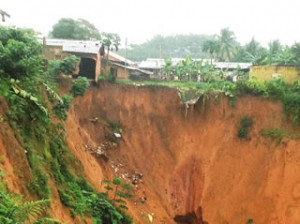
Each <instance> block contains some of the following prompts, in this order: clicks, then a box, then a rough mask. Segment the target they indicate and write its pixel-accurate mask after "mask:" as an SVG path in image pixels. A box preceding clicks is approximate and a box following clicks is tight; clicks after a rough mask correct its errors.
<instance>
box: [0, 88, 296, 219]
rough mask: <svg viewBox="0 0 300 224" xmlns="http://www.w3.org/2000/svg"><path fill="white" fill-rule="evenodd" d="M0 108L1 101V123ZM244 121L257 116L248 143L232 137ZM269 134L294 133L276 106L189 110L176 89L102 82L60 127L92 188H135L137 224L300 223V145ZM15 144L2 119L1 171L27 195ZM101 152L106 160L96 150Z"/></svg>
mask: <svg viewBox="0 0 300 224" xmlns="http://www.w3.org/2000/svg"><path fill="white" fill-rule="evenodd" d="M204 102H205V103H204ZM6 108H7V105H6V103H5V101H4V100H3V99H0V115H1V117H3V116H4V114H5V111H6ZM243 116H248V117H251V118H252V119H253V125H252V127H251V128H250V130H249V135H248V137H247V138H245V139H241V138H238V137H237V130H238V127H239V123H240V120H241V117H243ZM1 117H0V118H1ZM112 122H117V124H118V125H119V126H120V127H121V130H122V131H121V135H122V138H120V139H118V138H115V137H114V136H113V134H114V133H113V131H112V130H111V127H109V125H108V124H109V123H112ZM266 128H277V129H282V130H283V129H284V130H287V131H295V129H293V128H292V126H291V124H290V122H288V121H287V119H286V117H285V115H284V113H283V111H282V105H281V102H279V101H271V100H267V99H263V98H260V97H253V96H243V97H238V98H237V100H236V104H235V106H234V107H230V105H229V102H228V99H227V98H226V97H220V98H215V96H210V99H209V100H208V101H203V100H202V99H200V100H199V101H198V103H197V104H196V105H195V106H193V107H189V108H186V107H185V106H184V105H182V104H181V103H180V100H179V97H178V93H177V90H176V89H171V88H165V87H136V86H127V85H115V84H107V83H100V84H98V85H96V86H92V87H91V88H90V89H89V90H88V91H87V92H86V94H85V96H83V97H78V98H75V99H74V101H73V106H72V107H71V109H70V111H69V114H68V119H67V121H66V122H65V129H66V138H67V144H68V147H69V149H70V150H71V152H72V153H73V154H74V155H75V156H76V158H77V159H78V161H80V163H81V164H82V167H83V173H84V175H85V176H86V177H87V179H88V180H89V181H90V182H91V183H92V184H93V185H94V186H95V187H96V189H98V190H104V189H103V186H102V185H101V180H103V179H112V178H113V176H115V175H120V176H122V177H123V178H124V179H128V181H130V182H132V183H134V184H135V197H134V198H133V199H129V200H128V207H129V211H128V212H129V213H130V214H131V215H132V216H133V218H134V220H135V221H136V223H141V224H143V223H149V222H150V220H153V221H152V223H168V224H169V223H176V222H177V223H190V224H192V223H209V224H215V223H221V224H222V223H231V224H232V223H233V224H235V223H236V224H238V223H246V222H247V221H251V220H253V221H254V223H272V224H282V223H299V222H300V215H299V214H300V212H299V210H300V169H299V164H300V150H299V149H300V141H299V140H298V139H297V138H295V139H292V138H288V137H284V138H283V139H281V140H280V141H279V140H273V139H270V138H268V137H263V136H261V135H260V134H259V133H260V130H261V129H266ZM19 142H20V140H19V139H18V138H17V137H16V135H15V134H14V133H13V129H11V128H10V127H9V124H8V122H7V121H6V120H5V119H4V120H2V119H1V122H0V152H1V158H0V168H1V170H4V171H5V173H6V176H5V177H4V178H5V181H6V182H7V183H8V187H9V188H10V189H11V190H13V191H16V192H20V193H22V194H23V195H25V197H26V198H31V197H30V194H29V193H28V191H27V189H26V187H25V184H24V183H26V179H28V178H30V177H31V175H32V174H31V172H30V168H29V165H28V163H27V160H26V155H25V152H24V150H23V149H22V146H21V144H20V143H19ZM99 147H102V149H103V150H104V151H105V153H106V155H105V156H97V155H96V154H95V153H93V149H95V148H99ZM53 188H54V186H53ZM52 190H53V191H54V192H55V189H52ZM51 207H52V212H51V213H52V215H53V216H54V217H57V218H60V219H62V220H63V221H65V222H66V223H80V221H78V220H74V219H72V217H71V216H70V214H69V212H68V211H67V210H66V208H65V207H64V206H63V205H62V204H61V203H60V201H59V197H58V196H57V194H55V195H54V196H53V198H52V205H51ZM175 220H176V221H175Z"/></svg>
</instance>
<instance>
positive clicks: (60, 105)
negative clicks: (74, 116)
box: [53, 94, 72, 120]
mask: <svg viewBox="0 0 300 224" xmlns="http://www.w3.org/2000/svg"><path fill="white" fill-rule="evenodd" d="M61 100H62V101H58V102H57V103H56V104H55V105H54V107H53V111H54V113H55V115H56V116H57V117H58V118H60V119H62V120H66V119H67V111H68V110H69V108H70V106H71V104H72V96H70V95H67V94H65V95H63V96H62V97H61Z"/></svg>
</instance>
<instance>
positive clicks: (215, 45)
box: [202, 38, 220, 64]
mask: <svg viewBox="0 0 300 224" xmlns="http://www.w3.org/2000/svg"><path fill="white" fill-rule="evenodd" d="M202 50H203V51H205V52H208V53H209V56H210V64H212V61H213V59H214V57H215V55H214V54H216V53H217V52H219V50H220V42H219V41H218V40H217V39H216V38H212V39H208V40H206V41H204V42H203V46H202Z"/></svg>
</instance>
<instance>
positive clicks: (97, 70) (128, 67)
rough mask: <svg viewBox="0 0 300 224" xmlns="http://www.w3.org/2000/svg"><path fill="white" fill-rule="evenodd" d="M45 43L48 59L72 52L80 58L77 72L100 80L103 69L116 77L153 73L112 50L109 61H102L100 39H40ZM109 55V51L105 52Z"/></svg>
mask: <svg viewBox="0 0 300 224" xmlns="http://www.w3.org/2000/svg"><path fill="white" fill-rule="evenodd" d="M40 42H42V43H43V56H44V58H45V59H47V60H59V59H63V58H65V57H67V56H68V55H70V54H73V55H76V56H77V57H79V58H80V62H79V69H78V72H77V73H76V74H78V75H80V76H84V77H87V78H88V79H89V80H94V81H96V82H97V81H98V79H99V76H100V74H101V69H102V70H103V71H107V72H110V73H111V74H112V75H113V76H114V77H115V78H129V77H130V76H131V75H133V76H135V75H137V76H139V77H148V76H150V75H151V74H152V73H151V72H149V71H144V70H142V69H140V68H138V67H137V66H136V65H135V63H134V62H132V61H130V60H128V59H126V58H124V57H122V56H120V55H118V54H116V53H114V52H112V51H110V52H109V55H108V63H107V62H106V61H104V62H103V61H102V57H101V55H100V48H101V43H100V41H80V40H62V39H45V38H43V39H40ZM105 55H106V56H107V52H106V54H105Z"/></svg>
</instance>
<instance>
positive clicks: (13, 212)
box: [0, 177, 60, 224]
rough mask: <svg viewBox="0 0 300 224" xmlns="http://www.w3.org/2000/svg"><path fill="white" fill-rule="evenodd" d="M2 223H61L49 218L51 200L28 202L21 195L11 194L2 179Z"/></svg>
mask: <svg viewBox="0 0 300 224" xmlns="http://www.w3.org/2000/svg"><path fill="white" fill-rule="evenodd" d="M0 205H1V206H0V222H1V223H2V224H11V223H14V224H24V223H33V224H38V223H49V224H50V223H60V221H59V220H56V219H52V218H49V217H47V216H46V215H45V214H46V211H47V208H48V206H49V200H39V201H31V202H26V201H24V200H23V199H22V197H21V196H20V195H16V194H11V193H10V192H8V190H7V189H6V186H5V185H4V184H3V180H2V177H1V179H0Z"/></svg>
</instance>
